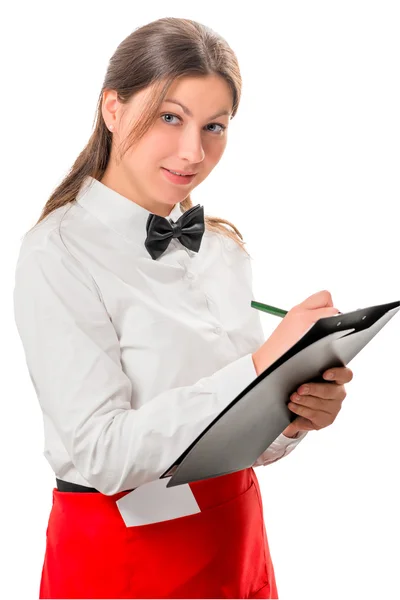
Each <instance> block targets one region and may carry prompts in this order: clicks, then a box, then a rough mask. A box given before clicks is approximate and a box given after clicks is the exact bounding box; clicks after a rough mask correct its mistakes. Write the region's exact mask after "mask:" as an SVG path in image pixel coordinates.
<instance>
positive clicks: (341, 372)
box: [322, 367, 353, 385]
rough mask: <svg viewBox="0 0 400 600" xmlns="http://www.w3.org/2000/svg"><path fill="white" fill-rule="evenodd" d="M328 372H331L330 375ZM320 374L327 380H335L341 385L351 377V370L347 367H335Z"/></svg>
mask: <svg viewBox="0 0 400 600" xmlns="http://www.w3.org/2000/svg"><path fill="white" fill-rule="evenodd" d="M330 374H332V376H331V377H330V376H329V375H330ZM322 376H323V378H324V379H327V380H328V381H335V382H336V383H338V384H339V385H343V384H344V383H349V382H350V381H351V380H352V379H353V371H352V370H351V369H349V368H348V367H335V368H334V369H328V370H327V371H325V373H323V375H322Z"/></svg>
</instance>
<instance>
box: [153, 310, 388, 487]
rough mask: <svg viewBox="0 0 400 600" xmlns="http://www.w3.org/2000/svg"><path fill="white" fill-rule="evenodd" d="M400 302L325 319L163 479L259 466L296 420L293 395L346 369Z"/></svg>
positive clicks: (224, 413) (253, 385)
mask: <svg viewBox="0 0 400 600" xmlns="http://www.w3.org/2000/svg"><path fill="white" fill-rule="evenodd" d="M399 308H400V301H396V302H390V303H388V304H379V305H376V306H369V307H367V308H363V309H357V310H355V311H352V312H348V313H340V314H338V315H334V316H331V317H324V318H322V319H319V320H318V321H316V322H315V323H314V324H313V325H312V326H311V327H310V328H309V329H308V330H307V331H306V333H305V334H304V335H303V336H302V337H301V338H300V339H299V340H298V341H297V342H296V343H295V344H294V345H293V346H292V347H291V348H289V349H288V350H287V351H286V352H285V353H284V354H283V355H282V356H281V357H279V358H278V359H277V360H276V361H275V362H274V363H273V364H272V365H270V366H269V367H268V368H267V369H265V370H264V371H263V372H262V373H260V375H258V376H257V377H256V378H255V379H254V380H253V381H252V382H251V383H250V384H249V385H248V386H247V387H246V388H245V389H244V390H242V391H241V392H240V393H239V394H238V395H237V396H236V398H234V399H233V400H232V402H231V403H230V404H229V405H228V406H226V407H225V408H224V409H223V410H222V411H221V412H220V413H219V414H218V416H217V417H216V418H215V419H214V420H213V421H212V422H211V423H210V424H209V425H208V426H207V427H206V428H205V429H204V430H203V431H202V432H201V433H200V435H198V436H197V438H196V439H195V440H194V441H193V442H192V443H191V444H190V445H189V446H188V448H187V449H186V450H185V451H184V452H183V453H182V454H181V455H180V456H179V457H178V458H177V460H176V461H175V462H174V463H173V464H172V465H171V466H170V467H169V468H168V469H167V470H166V471H165V472H164V473H163V474H162V475H161V476H160V479H163V478H165V477H171V479H170V481H169V482H168V484H167V486H166V487H173V486H176V485H182V484H185V483H190V482H193V481H198V480H201V479H210V478H212V477H219V476H221V475H226V474H228V473H233V472H235V471H240V470H242V469H246V468H248V467H250V466H252V465H253V464H254V462H255V461H256V460H257V458H258V457H259V456H260V455H261V454H262V453H263V452H265V450H266V449H267V448H268V447H269V446H270V444H272V442H273V441H274V440H275V439H276V438H277V437H278V436H279V435H280V434H281V433H282V432H283V431H284V429H286V427H287V426H288V425H289V424H290V423H291V422H292V421H293V420H294V419H295V418H296V416H297V415H296V414H294V413H293V412H291V411H290V409H289V408H288V407H287V404H288V402H289V396H290V395H291V394H292V393H293V392H294V391H295V390H296V389H297V388H298V387H300V385H302V384H304V383H306V382H325V381H326V380H325V379H323V377H322V374H323V373H324V372H325V371H326V370H327V369H329V368H334V367H343V366H347V365H348V364H349V363H350V361H351V360H352V359H353V358H354V357H355V356H356V355H357V354H358V353H359V352H360V351H361V350H362V349H363V348H364V347H365V346H366V345H367V344H368V343H369V342H370V341H371V340H372V338H374V337H375V335H376V334H377V333H378V332H379V331H380V330H381V329H382V328H383V327H384V326H385V325H386V324H387V323H388V322H389V321H390V319H391V318H392V317H393V316H394V315H395V314H396V313H397V312H398V310H399Z"/></svg>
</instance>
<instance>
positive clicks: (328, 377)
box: [325, 371, 334, 379]
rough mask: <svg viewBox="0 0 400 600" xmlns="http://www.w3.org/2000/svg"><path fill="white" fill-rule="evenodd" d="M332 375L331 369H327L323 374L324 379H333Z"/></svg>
mask: <svg viewBox="0 0 400 600" xmlns="http://www.w3.org/2000/svg"><path fill="white" fill-rule="evenodd" d="M333 377H334V375H333V373H332V371H329V372H328V373H327V374H326V375H325V379H333Z"/></svg>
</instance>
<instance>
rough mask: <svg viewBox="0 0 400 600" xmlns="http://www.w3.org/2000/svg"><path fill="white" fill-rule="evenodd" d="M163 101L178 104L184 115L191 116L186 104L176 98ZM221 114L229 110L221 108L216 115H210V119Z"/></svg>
mask: <svg viewBox="0 0 400 600" xmlns="http://www.w3.org/2000/svg"><path fill="white" fill-rule="evenodd" d="M164 102H172V103H173V104H178V106H180V107H181V109H182V110H183V112H184V113H185V114H186V115H188V117H193V113H192V111H191V110H189V109H188V107H187V106H185V105H184V104H182V102H179V101H178V100H175V99H174V98H167V99H165V100H164ZM222 115H230V112H229V110H221V111H220V112H218V113H217V114H216V115H213V116H212V117H210V120H212V119H216V118H217V117H221V116H222Z"/></svg>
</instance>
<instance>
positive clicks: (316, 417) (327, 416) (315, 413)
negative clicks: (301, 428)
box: [288, 402, 336, 429]
mask: <svg viewBox="0 0 400 600" xmlns="http://www.w3.org/2000/svg"><path fill="white" fill-rule="evenodd" d="M288 408H289V409H290V410H291V411H292V412H294V413H295V414H296V415H299V416H301V417H304V418H305V419H308V420H309V421H311V423H312V424H313V426H314V428H315V429H321V428H322V427H327V426H328V425H331V424H332V423H333V421H334V420H335V416H336V415H332V414H331V413H327V412H324V411H322V410H312V409H311V408H308V407H307V406H302V405H300V404H294V403H293V402H289V404H288Z"/></svg>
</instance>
